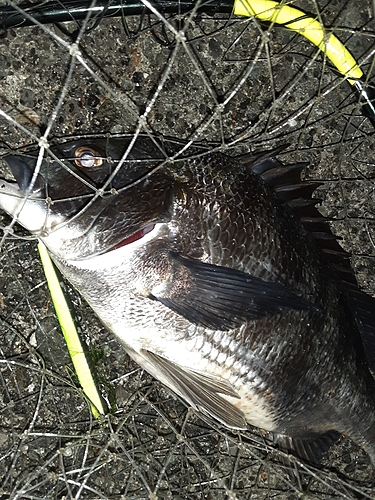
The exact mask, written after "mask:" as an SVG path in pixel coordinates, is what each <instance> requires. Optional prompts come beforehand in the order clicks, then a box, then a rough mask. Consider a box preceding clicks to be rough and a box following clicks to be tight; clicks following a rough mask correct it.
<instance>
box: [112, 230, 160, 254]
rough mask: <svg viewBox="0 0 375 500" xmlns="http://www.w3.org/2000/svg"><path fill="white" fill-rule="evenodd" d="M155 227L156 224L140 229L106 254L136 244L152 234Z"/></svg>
mask: <svg viewBox="0 0 375 500" xmlns="http://www.w3.org/2000/svg"><path fill="white" fill-rule="evenodd" d="M154 227H155V224H147V226H144V227H142V228H141V229H138V231H135V232H134V233H132V234H131V235H130V236H127V237H126V238H125V239H123V240H122V241H120V243H117V244H116V245H115V246H114V247H111V248H110V249H109V250H108V251H107V252H105V253H109V252H112V251H113V250H117V249H118V248H121V247H124V246H125V245H129V244H130V243H134V242H135V241H137V240H140V239H141V238H143V236H145V235H146V234H148V233H150V232H151V231H152V230H153V229H154Z"/></svg>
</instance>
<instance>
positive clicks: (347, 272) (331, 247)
mask: <svg viewBox="0 0 375 500" xmlns="http://www.w3.org/2000/svg"><path fill="white" fill-rule="evenodd" d="M285 147H286V146H284V147H283V146H282V147H280V148H277V149H274V150H272V151H270V152H268V155H267V153H264V152H262V153H260V154H259V155H256V154H255V155H251V154H245V155H240V156H238V157H237V158H238V159H239V160H240V161H241V163H243V164H244V165H247V166H248V167H249V168H250V169H251V171H252V172H254V173H255V174H257V175H259V176H260V177H261V178H262V179H263V180H264V182H265V183H266V184H268V185H269V186H271V187H272V188H273V190H274V191H275V193H276V194H277V196H278V198H279V199H280V200H281V201H283V202H284V203H285V204H286V205H288V206H289V207H290V208H291V210H292V211H293V212H294V213H295V215H297V216H298V218H299V219H300V220H301V222H302V224H303V225H304V226H305V228H306V229H307V230H308V231H309V233H310V234H311V235H312V237H313V238H314V240H315V242H316V244H317V245H318V246H319V247H320V249H321V250H322V252H323V253H324V255H325V257H326V258H327V260H328V261H329V262H330V263H331V264H332V267H334V269H335V271H336V273H337V274H338V277H339V278H340V279H341V280H342V281H343V282H346V283H349V284H351V285H356V284H357V281H356V278H355V275H354V272H353V270H352V268H351V266H350V262H349V255H348V254H347V252H345V251H344V250H343V249H342V248H341V246H340V244H339V243H338V241H337V240H338V238H336V237H335V236H334V235H333V234H332V232H331V228H330V227H329V224H328V219H326V218H325V217H323V216H322V215H321V213H320V212H319V211H318V209H317V208H316V204H317V203H319V202H320V200H319V199H313V198H312V195H313V193H314V192H315V190H316V189H317V187H319V186H320V185H321V184H322V183H321V182H316V181H302V180H301V172H302V171H303V169H304V168H305V167H306V166H307V163H296V164H292V165H286V166H284V165H283V164H282V163H281V162H280V161H279V160H278V159H277V158H275V157H274V156H273V155H274V154H278V153H280V152H281V151H283V149H285ZM270 155H272V156H270Z"/></svg>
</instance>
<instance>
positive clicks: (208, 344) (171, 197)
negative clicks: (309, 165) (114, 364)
mask: <svg viewBox="0 0 375 500" xmlns="http://www.w3.org/2000/svg"><path fill="white" fill-rule="evenodd" d="M130 140H131V139H130V138H122V139H109V140H102V141H100V140H96V141H94V142H92V143H90V142H89V141H88V140H81V141H73V142H68V143H65V144H61V145H59V146H56V147H55V148H52V152H53V153H54V154H55V155H56V157H58V158H60V159H62V160H63V163H62V164H61V163H59V162H58V161H57V160H49V161H46V160H44V161H43V163H42V164H41V168H40V172H39V173H38V174H37V175H36V174H35V175H34V177H33V173H34V168H35V163H36V159H35V156H34V155H30V156H17V155H16V156H8V157H5V160H6V162H7V163H8V164H9V166H10V168H11V170H12V172H13V174H14V176H15V178H16V180H17V182H18V186H16V185H15V183H6V182H2V184H1V187H0V207H1V208H3V210H5V211H7V212H8V213H10V214H11V215H13V216H15V215H16V216H17V218H18V221H19V223H20V224H22V225H23V226H24V227H26V228H27V229H29V230H30V231H31V232H32V233H33V234H34V235H36V236H37V237H39V238H40V239H41V240H43V242H44V243H45V245H46V246H47V248H48V249H49V251H50V253H51V256H52V258H53V260H54V261H55V263H56V265H57V266H58V267H59V269H60V270H61V272H62V273H63V275H64V276H65V277H66V278H67V279H68V280H69V281H70V282H71V283H72V284H73V285H74V287H76V288H77V290H78V291H79V292H80V293H81V294H82V295H83V297H84V298H85V299H86V300H87V301H88V303H89V304H90V305H91V307H92V308H93V309H94V311H95V312H96V314H97V315H98V316H99V317H100V318H101V320H102V321H103V322H104V323H105V324H106V325H107V327H108V328H109V329H110V330H111V331H112V332H113V333H114V334H115V335H116V337H117V338H118V339H119V340H120V342H121V343H122V344H123V346H124V347H125V349H126V350H127V352H128V353H129V354H130V356H132V357H133V359H134V360H135V361H136V362H137V363H139V364H140V365H141V366H142V367H143V368H145V369H146V370H147V371H148V372H149V373H151V374H152V375H154V376H155V377H156V378H157V379H159V380H161V381H162V382H163V383H164V384H165V385H166V386H168V387H169V388H171V389H172V390H173V391H174V392H176V393H177V394H179V395H180V396H181V397H182V398H183V399H185V400H186V401H187V402H188V403H189V404H190V405H192V406H193V407H194V408H195V409H197V410H199V411H202V412H204V413H206V414H208V415H210V416H212V417H214V418H216V419H217V420H219V421H220V422H222V423H223V424H224V425H226V426H228V427H230V428H234V429H243V428H246V426H247V423H250V424H252V425H255V426H257V427H261V428H264V429H266V430H269V431H273V432H274V433H276V434H278V435H283V436H289V437H290V438H291V440H290V443H291V445H290V446H291V448H292V450H293V448H294V449H297V453H299V454H300V455H302V456H303V458H307V459H310V460H312V461H314V456H313V455H314V453H315V452H314V451H311V446H310V445H308V443H311V442H316V443H318V445H317V446H318V448H319V447H321V448H322V451H325V448H327V447H328V446H329V445H330V444H331V442H332V441H333V437H332V439H330V437H329V436H334V434H335V432H336V431H337V432H339V433H342V434H346V435H349V436H350V437H351V438H352V439H354V440H355V441H356V442H357V443H358V444H359V445H360V446H362V447H363V448H364V449H365V450H366V451H367V452H368V454H369V455H370V458H371V460H372V461H373V462H374V463H375V383H374V379H373V376H372V374H371V372H370V368H369V366H370V367H371V368H372V366H373V364H372V363H373V361H374V359H373V357H371V355H370V356H369V355H367V353H365V347H366V346H367V344H366V342H367V341H368V342H369V343H370V342H371V336H372V334H373V333H374V332H375V322H374V323H372V322H373V321H374V313H373V312H372V311H371V308H373V306H374V303H373V301H372V300H373V299H371V298H370V297H368V296H366V295H365V294H362V293H361V292H360V291H359V290H358V288H357V287H356V283H355V280H354V278H353V277H352V275H351V273H350V270H349V269H346V270H345V269H344V274H345V272H346V273H347V275H348V276H349V278H348V281H349V283H343V282H342V280H341V279H340V278H341V276H338V275H337V273H336V272H335V270H334V269H333V268H334V266H333V265H332V264H331V262H330V260H329V259H327V257H326V256H327V255H330V256H331V261H332V258H333V259H336V260H337V262H338V266H336V267H342V264H343V262H344V260H345V258H344V256H343V255H341V254H340V249H338V245H337V244H336V243H335V240H334V239H333V238H332V237H331V235H330V234H329V233H328V230H327V228H326V225H325V222H324V221H323V219H321V220H319V218H318V216H317V212H316V209H315V208H314V203H313V202H312V201H311V200H310V199H309V194H306V192H307V191H310V192H311V191H313V189H314V187H315V186H312V185H309V184H305V185H304V184H300V183H299V182H297V183H296V182H295V179H296V176H299V172H300V170H301V168H302V167H301V166H300V165H297V166H292V167H283V166H282V165H281V164H280V163H279V162H278V161H277V160H276V159H275V158H274V157H268V156H267V155H259V156H257V157H253V158H251V157H249V158H243V159H242V160H241V161H240V160H239V159H234V158H230V157H228V156H225V155H222V154H220V153H207V152H206V151H205V150H204V149H203V148H202V149H193V150H190V149H189V150H188V151H189V153H190V152H191V151H193V153H192V154H190V156H189V157H186V158H184V157H183V156H181V155H180V156H178V155H177V157H176V159H175V160H174V161H171V160H170V158H171V157H172V156H173V155H174V154H175V153H176V152H177V151H178V150H179V149H181V147H182V146H181V145H180V144H179V143H178V142H174V141H167V140H165V141H157V140H156V139H154V138H149V137H147V136H140V137H139V138H138V139H137V141H136V142H135V144H134V145H133V147H132V148H131V149H130V148H129V154H128V155H127V157H126V160H125V161H124V162H123V164H122V165H120V167H118V165H119V164H118V163H116V162H114V161H113V160H114V159H115V160H116V159H117V160H118V159H120V158H121V157H122V156H123V154H124V152H125V151H126V150H127V149H128V146H129V144H130ZM83 155H86V156H83ZM90 155H91V156H90ZM92 158H94V160H92ZM30 183H31V184H30ZM25 193H26V194H27V195H28V197H27V199H26V201H25ZM46 200H47V201H46ZM297 212H299V214H300V217H298V216H297V215H296V213H297ZM31 214H32V217H31ZM301 219H302V222H301ZM307 226H309V227H310V228H312V229H313V231H312V232H313V233H315V238H314V237H313V236H312V234H311V231H309V230H308V229H307ZM319 237H320V240H319ZM317 240H319V241H322V240H323V241H327V242H328V243H327V244H326V246H325V248H323V251H322V250H321V248H319V245H318V244H317V243H316V241H317ZM335 245H337V246H335ZM323 246H324V245H323ZM324 254H325V255H324ZM341 274H343V273H342V272H341ZM372 310H374V311H375V308H373V309H372ZM331 431H333V432H331ZM322 436H323V437H324V436H325V437H326V442H328V444H327V445H325V444H324V439H322ZM301 443H302V444H301Z"/></svg>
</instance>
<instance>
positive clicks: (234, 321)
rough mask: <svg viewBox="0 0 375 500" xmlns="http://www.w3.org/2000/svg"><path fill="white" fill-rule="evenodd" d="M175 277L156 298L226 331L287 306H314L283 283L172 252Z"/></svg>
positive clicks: (191, 318)
mask: <svg viewBox="0 0 375 500" xmlns="http://www.w3.org/2000/svg"><path fill="white" fill-rule="evenodd" d="M171 260H172V268H173V272H172V277H171V279H170V281H169V282H168V283H167V284H166V285H165V286H164V287H157V288H155V289H154V290H152V293H151V294H150V298H152V299H156V300H158V301H159V302H161V303H162V304H164V305H165V306H167V307H169V308H170V309H172V310H173V311H175V312H176V313H178V314H180V315H181V316H183V317H184V318H186V319H187V320H189V321H191V322H192V323H195V324H198V325H202V326H205V327H207V328H212V329H217V330H225V329H230V328H236V327H239V326H241V325H242V324H243V323H244V322H245V321H248V320H256V319H260V318H262V317H264V316H268V315H274V314H277V313H279V312H281V311H283V310H284V309H297V310H301V309H315V310H316V307H315V306H314V305H313V304H312V303H311V302H309V301H308V300H306V299H304V298H302V297H300V296H298V295H297V294H296V293H294V292H293V291H292V290H290V289H289V288H287V287H286V286H285V285H283V284H281V283H276V282H273V281H269V280H265V279H262V278H258V277H255V276H252V275H250V274H248V273H244V272H242V271H238V270H236V269H232V268H228V267H222V266H216V265H212V264H206V263H202V262H200V261H197V260H192V259H186V258H184V257H181V256H179V255H178V254H171Z"/></svg>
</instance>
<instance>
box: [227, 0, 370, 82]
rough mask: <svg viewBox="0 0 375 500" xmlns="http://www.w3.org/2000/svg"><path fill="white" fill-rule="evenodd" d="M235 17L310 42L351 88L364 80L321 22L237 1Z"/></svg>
mask: <svg viewBox="0 0 375 500" xmlns="http://www.w3.org/2000/svg"><path fill="white" fill-rule="evenodd" d="M234 14H236V15H238V16H246V17H256V18H257V19H260V20H261V21H268V22H270V23H276V24H283V25H284V26H286V27H287V28H288V29H290V30H292V31H295V32H296V33H298V34H299V35H302V36H304V37H305V38H307V39H308V40H310V42H312V43H313V44H314V45H316V46H317V47H318V48H319V49H320V50H321V51H322V52H324V53H325V54H326V56H327V57H328V59H329V60H330V61H331V62H332V64H333V65H334V66H336V68H337V69H338V71H339V72H340V73H341V74H342V75H344V76H346V77H347V78H348V81H349V83H350V84H351V85H353V84H354V83H355V80H358V79H360V78H362V77H363V72H362V70H361V68H360V67H359V66H358V64H357V62H356V60H355V59H354V57H353V56H352V55H351V53H350V52H349V51H348V49H347V48H346V47H345V45H343V44H342V43H341V42H340V40H339V39H338V38H337V37H336V36H335V35H334V34H333V33H330V32H329V31H327V30H326V29H325V28H324V26H322V25H321V24H320V23H319V21H317V20H316V19H314V18H312V17H309V16H308V15H307V14H305V13H304V12H302V11H301V10H299V9H296V8H295V7H291V6H290V5H287V4H286V3H285V4H283V3H279V2H273V1H271V0H235V1H234Z"/></svg>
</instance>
